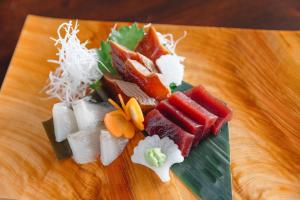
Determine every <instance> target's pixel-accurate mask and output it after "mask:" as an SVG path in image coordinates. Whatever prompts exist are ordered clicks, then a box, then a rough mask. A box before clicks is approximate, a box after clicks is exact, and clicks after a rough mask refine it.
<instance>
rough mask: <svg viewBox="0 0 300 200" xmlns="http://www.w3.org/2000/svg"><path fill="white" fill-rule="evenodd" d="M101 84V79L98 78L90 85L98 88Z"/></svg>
mask: <svg viewBox="0 0 300 200" xmlns="http://www.w3.org/2000/svg"><path fill="white" fill-rule="evenodd" d="M100 85H101V84H100V80H97V81H96V82H94V83H92V84H91V85H90V88H92V89H93V90H97V89H98V88H99V87H100Z"/></svg>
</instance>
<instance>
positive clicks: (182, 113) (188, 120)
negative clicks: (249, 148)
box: [145, 86, 232, 157]
mask: <svg viewBox="0 0 300 200" xmlns="http://www.w3.org/2000/svg"><path fill="white" fill-rule="evenodd" d="M231 116H232V112H231V110H230V109H229V108H228V107H227V106H226V105H225V104H224V103H223V102H221V101H220V100H218V99H216V98H214V97H213V96H212V95H210V94H209V93H208V92H207V91H206V90H205V89H204V88H203V87H202V86H198V87H194V88H192V89H190V90H188V91H187V92H185V93H182V92H175V93H173V94H172V95H171V96H170V97H169V98H168V99H167V100H164V101H161V102H160V103H159V104H158V106H157V107H156V109H154V110H152V111H151V112H149V113H148V114H147V115H146V118H145V129H146V131H147V132H148V133H149V134H150V135H154V134H158V135H159V136H160V137H166V136H168V137H170V138H171V139H172V140H174V142H175V143H176V144H177V145H178V146H179V149H180V150H181V152H182V155H183V156H185V157H186V156H188V154H189V152H190V149H191V147H192V146H197V145H198V144H199V142H200V141H201V140H203V139H204V138H205V137H207V136H208V135H209V134H210V133H213V134H215V135H217V134H218V132H219V130H220V128H221V127H222V125H223V124H224V123H226V122H227V121H229V120H230V119H231Z"/></svg>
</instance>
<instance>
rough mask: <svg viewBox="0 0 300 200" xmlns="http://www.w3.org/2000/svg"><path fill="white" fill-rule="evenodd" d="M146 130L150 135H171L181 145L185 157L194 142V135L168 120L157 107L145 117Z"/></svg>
mask: <svg viewBox="0 0 300 200" xmlns="http://www.w3.org/2000/svg"><path fill="white" fill-rule="evenodd" d="M145 130H146V132H147V133H148V134H149V135H155V134H156V135H158V136H159V137H160V138H163V137H169V138H170V139H172V140H173V141H174V142H175V143H176V144H177V145H178V147H179V149H180V151H181V153H182V155H183V156H184V157H186V156H188V154H189V152H190V149H191V147H192V144H193V140H194V135H192V134H190V133H188V132H186V131H184V130H183V129H182V128H180V127H179V126H177V125H176V124H175V123H173V122H171V121H170V120H168V119H167V118H166V117H165V116H164V115H163V114H161V113H160V112H159V111H158V110H157V109H153V110H152V111H150V112H149V113H148V114H147V115H146V117H145Z"/></svg>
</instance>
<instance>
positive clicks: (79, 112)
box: [72, 99, 114, 130]
mask: <svg viewBox="0 0 300 200" xmlns="http://www.w3.org/2000/svg"><path fill="white" fill-rule="evenodd" d="M72 107H73V110H74V114H75V118H76V121H77V125H78V128H79V130H85V129H88V128H95V127H97V126H99V124H101V123H102V122H103V120H104V116H105V114H106V113H108V112H110V111H112V110H114V108H113V106H111V105H110V104H109V103H107V102H102V103H98V104H96V103H92V102H89V101H87V100H86V99H81V100H78V101H76V102H74V103H73V104H72Z"/></svg>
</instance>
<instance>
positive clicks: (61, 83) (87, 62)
mask: <svg viewBox="0 0 300 200" xmlns="http://www.w3.org/2000/svg"><path fill="white" fill-rule="evenodd" d="M78 32H79V30H78V23H77V21H76V23H75V25H74V26H73V24H72V21H69V23H62V24H61V25H60V26H59V27H58V29H57V35H58V38H57V39H54V38H51V39H52V40H54V42H55V43H54V45H55V46H56V47H57V50H58V52H57V54H56V55H57V56H58V59H57V60H48V62H52V63H55V64H57V65H58V67H57V69H56V70H55V72H50V74H49V84H48V85H47V86H46V88H45V89H44V90H45V92H46V94H48V95H49V97H50V98H58V99H59V100H61V101H63V102H65V103H67V104H71V103H72V102H73V101H75V100H78V99H80V98H82V97H84V96H86V94H87V91H88V89H89V87H90V84H92V83H93V82H94V81H96V80H99V79H100V78H101V77H102V73H101V71H100V70H99V69H98V59H97V54H96V52H95V50H92V49H88V48H87V47H86V45H87V41H86V42H84V43H81V42H80V40H79V39H78V37H77V33H78Z"/></svg>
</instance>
